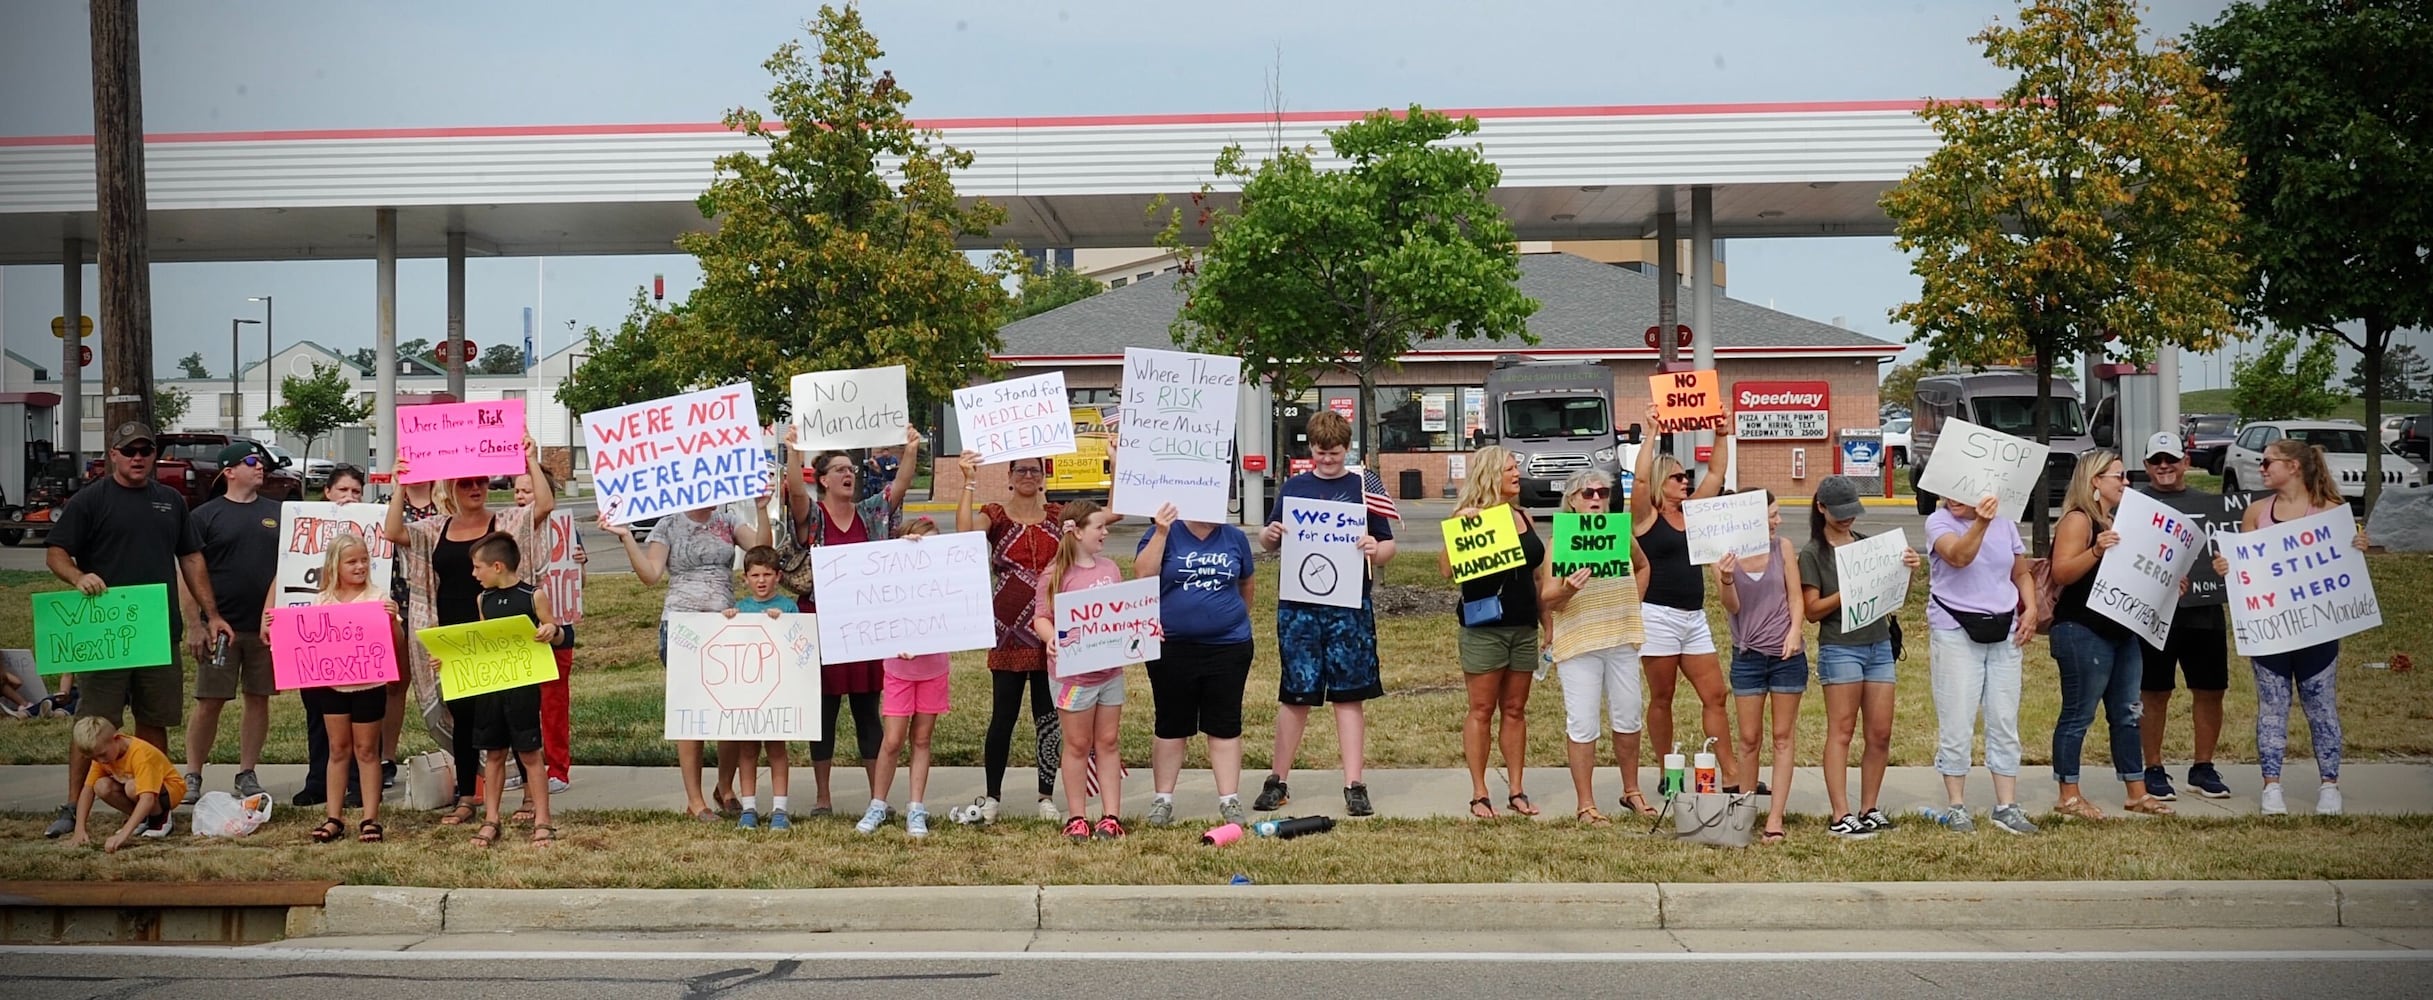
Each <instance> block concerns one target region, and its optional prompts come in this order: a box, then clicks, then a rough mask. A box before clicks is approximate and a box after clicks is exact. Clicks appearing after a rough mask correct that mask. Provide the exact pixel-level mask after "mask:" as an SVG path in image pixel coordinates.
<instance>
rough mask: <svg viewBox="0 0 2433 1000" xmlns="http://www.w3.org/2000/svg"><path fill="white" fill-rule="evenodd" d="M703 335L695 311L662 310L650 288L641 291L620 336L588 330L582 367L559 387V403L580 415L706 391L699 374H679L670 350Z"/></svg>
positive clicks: (684, 309)
mask: <svg viewBox="0 0 2433 1000" xmlns="http://www.w3.org/2000/svg"><path fill="white" fill-rule="evenodd" d="M699 335H700V325H699V323H698V322H697V321H696V320H695V318H694V315H693V313H692V311H691V310H690V309H687V308H686V307H684V306H677V307H675V308H674V309H662V308H660V307H659V306H658V305H657V304H656V303H654V302H653V301H652V300H651V297H650V290H649V289H647V288H636V289H634V298H633V304H632V307H631V308H630V309H628V310H627V312H626V314H625V321H624V322H623V323H620V324H618V326H617V331H616V332H615V333H612V334H605V335H603V334H602V333H601V332H600V328H598V327H591V328H588V329H586V330H584V331H583V343H584V348H583V351H582V356H581V357H580V358H578V359H577V360H579V361H580V362H581V364H578V365H576V366H575V368H574V372H573V374H572V375H571V376H569V377H568V378H567V379H566V381H565V382H562V383H560V384H559V385H558V391H557V401H558V402H559V403H562V404H564V405H565V406H566V408H567V409H570V410H573V411H574V412H575V413H576V414H578V415H579V414H584V413H590V412H592V411H594V410H605V409H608V408H609V407H612V406H623V405H625V404H627V403H640V402H645V401H648V400H653V399H661V398H664V397H667V396H673V395H675V394H677V393H680V392H687V391H690V390H693V389H698V388H705V387H706V386H707V385H708V383H706V382H703V381H701V376H700V375H699V373H688V372H685V371H681V370H679V366H678V365H676V364H675V362H674V354H673V353H672V352H670V351H668V350H666V349H665V348H666V347H667V345H670V344H678V343H683V342H686V341H689V340H693V339H695V338H697V337H698V336H699Z"/></svg>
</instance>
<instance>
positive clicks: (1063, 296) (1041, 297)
mask: <svg viewBox="0 0 2433 1000" xmlns="http://www.w3.org/2000/svg"><path fill="white" fill-rule="evenodd" d="M1106 290H1107V286H1105V285H1101V284H1099V283H1098V279H1096V278H1092V277H1089V276H1087V275H1084V274H1082V273H1081V272H1079V271H1076V270H1073V269H1072V268H1069V267H1060V266H1049V267H1044V268H1042V267H1029V268H1025V269H1024V270H1023V272H1022V285H1021V288H1020V290H1018V291H1016V292H1015V293H1014V295H1013V297H1012V298H1009V299H1007V300H1006V304H1005V306H1006V309H1005V321H1006V322H1008V323H1011V322H1013V321H1015V320H1018V319H1021V318H1023V317H1025V316H1036V315H1039V314H1040V313H1043V312H1046V311H1048V310H1050V309H1054V308H1056V307H1058V306H1069V305H1072V304H1073V303H1075V302H1079V301H1081V300H1083V299H1086V298H1089V297H1090V296H1093V295H1096V294H1098V293H1100V292H1103V291H1106Z"/></svg>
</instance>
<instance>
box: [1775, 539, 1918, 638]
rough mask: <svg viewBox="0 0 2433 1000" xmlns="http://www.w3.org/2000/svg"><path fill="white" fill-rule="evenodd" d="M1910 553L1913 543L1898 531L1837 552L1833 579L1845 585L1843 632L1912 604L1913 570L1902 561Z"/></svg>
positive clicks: (1843, 590) (1862, 540) (1843, 591)
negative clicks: (1911, 582) (1910, 545)
mask: <svg viewBox="0 0 2433 1000" xmlns="http://www.w3.org/2000/svg"><path fill="white" fill-rule="evenodd" d="M1908 551H1909V541H1908V539H1907V538H1906V537H1904V536H1903V535H1902V534H1901V533H1900V532H1898V531H1887V532H1884V533H1882V534H1876V535H1869V536H1867V537H1865V538H1861V539H1859V540H1858V541H1855V542H1852V543H1850V544H1848V545H1843V546H1839V547H1836V548H1835V549H1834V550H1833V578H1834V580H1836V581H1837V582H1839V583H1840V584H1841V593H1842V631H1844V632H1856V631H1858V630H1860V629H1862V628H1866V627H1867V626H1869V625H1871V624H1874V623H1875V621H1876V619H1879V618H1883V617H1885V616H1886V615H1890V614H1892V613H1894V612H1896V611H1899V610H1901V605H1903V604H1906V603H1908V602H1909V567H1908V566H1907V565H1904V564H1903V562H1902V559H1901V557H1902V555H1903V554H1904V553H1906V552H1908ZM1801 582H1803V583H1805V582H1808V581H1804V580H1803V581H1801Z"/></svg>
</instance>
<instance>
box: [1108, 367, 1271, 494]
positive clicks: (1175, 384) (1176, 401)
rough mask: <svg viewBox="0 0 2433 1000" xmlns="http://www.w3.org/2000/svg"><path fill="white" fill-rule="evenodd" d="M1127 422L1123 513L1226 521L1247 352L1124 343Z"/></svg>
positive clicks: (1119, 458) (1118, 481) (1118, 462)
mask: <svg viewBox="0 0 2433 1000" xmlns="http://www.w3.org/2000/svg"><path fill="white" fill-rule="evenodd" d="M1123 379H1124V380H1123V388H1122V390H1121V391H1122V393H1123V423H1122V424H1121V425H1119V426H1118V427H1117V428H1116V432H1115V496H1114V499H1113V501H1112V502H1111V503H1110V504H1109V505H1108V506H1110V507H1112V508H1113V509H1114V511H1115V512H1116V513H1118V514H1134V515H1138V516H1141V517H1155V516H1157V509H1158V508H1159V507H1161V506H1164V505H1166V504H1169V503H1171V504H1173V505H1174V509H1176V510H1178V511H1181V512H1182V515H1183V518H1184V519H1185V520H1190V521H1220V522H1221V521H1224V520H1226V509H1225V508H1226V504H1227V500H1228V498H1229V497H1230V496H1231V493H1232V488H1233V424H1234V416H1235V411H1236V410H1237V408H1239V406H1240V405H1241V401H1242V396H1241V385H1242V359H1240V358H1228V357H1224V356H1222V355H1216V354H1192V353H1189V352H1187V351H1159V350H1152V349H1149V348H1143V347H1127V348H1124V372H1123Z"/></svg>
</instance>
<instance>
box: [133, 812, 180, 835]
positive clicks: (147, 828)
mask: <svg viewBox="0 0 2433 1000" xmlns="http://www.w3.org/2000/svg"><path fill="white" fill-rule="evenodd" d="M175 822H176V820H175V819H174V818H173V817H172V816H171V815H170V814H169V813H162V814H161V821H160V825H158V826H154V825H152V824H149V823H147V824H145V825H144V828H143V831H142V832H141V833H138V834H137V836H140V837H154V838H158V837H166V836H168V835H169V827H170V825H171V824H172V823H175Z"/></svg>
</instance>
